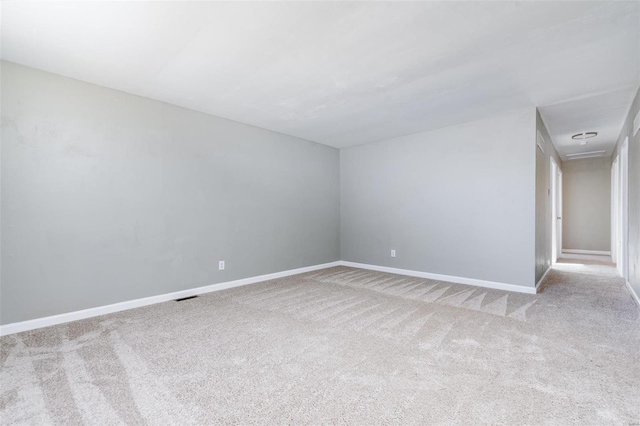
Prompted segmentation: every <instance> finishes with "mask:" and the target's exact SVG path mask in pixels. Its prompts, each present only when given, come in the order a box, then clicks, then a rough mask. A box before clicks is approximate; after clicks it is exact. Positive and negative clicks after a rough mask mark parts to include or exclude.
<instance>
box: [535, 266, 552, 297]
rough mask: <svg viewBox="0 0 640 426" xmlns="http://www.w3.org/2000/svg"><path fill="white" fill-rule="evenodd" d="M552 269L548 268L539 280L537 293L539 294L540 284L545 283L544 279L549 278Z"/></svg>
mask: <svg viewBox="0 0 640 426" xmlns="http://www.w3.org/2000/svg"><path fill="white" fill-rule="evenodd" d="M551 269H552V268H551V267H548V268H547V270H546V271H544V274H542V276H541V277H540V279H539V280H538V282H537V283H536V293H537V292H538V289H539V288H540V284H542V282H543V281H544V279H545V278H546V277H547V274H548V273H549V271H550V270H551Z"/></svg>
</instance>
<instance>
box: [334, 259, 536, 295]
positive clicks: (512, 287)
mask: <svg viewBox="0 0 640 426" xmlns="http://www.w3.org/2000/svg"><path fill="white" fill-rule="evenodd" d="M340 264H341V265H342V266H349V267H352V268H360V269H369V270H371V271H378V272H388V273H390V274H398V275H407V276H410V277H418V278H427V279H430V280H440V281H448V282H452V283H456V284H466V285H473V286H476V287H485V288H493V289H496V290H506V291H513V292H517V293H527V294H536V288H535V287H525V286H521V285H516V284H506V283H500V282H495V281H485V280H477V279H474V278H464V277H455V276H453V275H441V274H432V273H430V272H421V271H412V270H409V269H398V268H391V267H388V266H378V265H369V264H366V263H356V262H347V261H344V260H343V261H341V262H340Z"/></svg>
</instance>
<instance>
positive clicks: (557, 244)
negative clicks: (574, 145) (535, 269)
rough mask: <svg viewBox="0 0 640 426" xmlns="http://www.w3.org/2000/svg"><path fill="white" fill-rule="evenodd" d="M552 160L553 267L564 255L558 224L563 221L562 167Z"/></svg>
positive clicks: (550, 180) (550, 173) (550, 175)
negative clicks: (560, 183) (559, 257)
mask: <svg viewBox="0 0 640 426" xmlns="http://www.w3.org/2000/svg"><path fill="white" fill-rule="evenodd" d="M550 158H551V162H550V167H549V169H550V170H549V183H550V185H549V186H550V193H549V196H550V198H551V264H552V265H553V264H554V263H556V262H557V261H558V256H560V254H561V253H562V242H561V241H562V236H561V235H559V231H560V232H561V228H562V225H561V224H559V223H558V222H559V221H561V220H562V219H561V218H562V216H561V215H560V214H561V213H560V212H561V210H562V201H561V196H562V195H561V194H562V192H561V191H562V190H561V188H560V185H559V182H560V173H561V172H560V167H559V166H558V163H557V162H556V160H555V158H553V157H550Z"/></svg>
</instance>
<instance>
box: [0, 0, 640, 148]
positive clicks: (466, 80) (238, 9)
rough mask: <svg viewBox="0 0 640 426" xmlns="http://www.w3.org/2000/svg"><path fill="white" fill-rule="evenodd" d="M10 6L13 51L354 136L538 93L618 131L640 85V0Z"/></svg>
mask: <svg viewBox="0 0 640 426" xmlns="http://www.w3.org/2000/svg"><path fill="white" fill-rule="evenodd" d="M1 7H2V33H1V34H2V51H1V55H2V58H3V59H5V60H9V61H13V62H17V63H20V64H23V65H28V66H32V67H35V68H40V69H43V70H46V71H51V72H54V73H58V74H62V75H66V76H69V77H73V78H77V79H79V80H84V81H88V82H91V83H95V84H99V85H103V86H107V87H111V88H115V89H119V90H123V91H126V92H130V93H134V94H137V95H141V96H145V97H149V98H153V99H158V100H162V101H165V102H169V103H172V104H176V105H180V106H184V107H187V108H191V109H194V110H198V111H203V112H206V113H210V114H213V115H217V116H220V117H225V118H229V119H232V120H236V121H239V122H243V123H248V124H252V125H254V126H259V127H263V128H266V129H270V130H274V131H278V132H282V133H286V134H290V135H294V136H298V137H301V138H304V139H309V140H312V141H316V142H320V143H324V144H327V145H331V146H335V147H338V148H342V147H348V146H353V145H358V144H363V143H368V142H373V141H376V140H380V139H385V138H389V137H394V136H400V135H404V134H409V133H415V132H420V131H425V130H429V129H434V128H439V127H444V126H448V125H451V124H455V123H460V122H465V121H470V120H474V119H479V118H483V117H487V116H490V115H493V114H498V113H502V112H507V111H510V110H514V109H518V108H524V107H529V106H538V107H540V109H541V113H542V115H543V118H544V120H545V122H546V123H547V124H548V127H549V130H550V133H551V136H552V138H553V139H554V142H555V143H556V145H558V149H560V150H561V152H562V153H563V154H566V153H569V152H574V151H577V150H580V149H581V148H580V147H577V146H575V145H568V144H566V143H565V142H566V136H567V135H569V134H573V133H577V132H580V131H583V130H586V131H589V130H597V131H600V130H601V129H602V135H603V136H604V135H605V134H606V138H604V137H602V138H601V139H602V140H601V142H602V143H604V144H607V143H609V145H610V144H611V143H612V142H611V140H612V139H611V138H612V137H613V135H614V134H615V133H616V129H617V131H619V130H620V125H621V124H622V120H623V118H624V115H625V114H626V110H627V109H628V107H629V104H630V101H631V98H632V97H633V93H634V92H635V90H637V88H638V85H640V3H639V2H622V1H618V2H523V3H519V2H255V3H254V2H133V1H124V2H56V1H47V2H30V1H19V2H2V6H1ZM616 136H617V135H616ZM605 139H606V140H605Z"/></svg>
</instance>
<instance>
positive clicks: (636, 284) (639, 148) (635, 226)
mask: <svg viewBox="0 0 640 426" xmlns="http://www.w3.org/2000/svg"><path fill="white" fill-rule="evenodd" d="M638 111H640V89H639V90H638V92H637V93H636V97H635V99H634V100H633V104H632V105H631V109H630V110H629V114H628V115H627V118H626V120H625V122H624V126H623V127H622V131H621V132H620V136H619V137H618V145H617V146H616V150H615V152H614V153H613V158H615V156H616V155H617V153H618V150H619V149H620V146H621V144H622V143H623V142H624V139H625V138H626V137H629V284H631V287H632V288H633V290H634V291H635V293H636V295H638V296H640V131H638V133H636V134H635V135H633V134H632V133H633V119H634V118H635V116H636V114H638Z"/></svg>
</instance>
